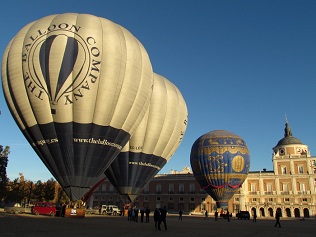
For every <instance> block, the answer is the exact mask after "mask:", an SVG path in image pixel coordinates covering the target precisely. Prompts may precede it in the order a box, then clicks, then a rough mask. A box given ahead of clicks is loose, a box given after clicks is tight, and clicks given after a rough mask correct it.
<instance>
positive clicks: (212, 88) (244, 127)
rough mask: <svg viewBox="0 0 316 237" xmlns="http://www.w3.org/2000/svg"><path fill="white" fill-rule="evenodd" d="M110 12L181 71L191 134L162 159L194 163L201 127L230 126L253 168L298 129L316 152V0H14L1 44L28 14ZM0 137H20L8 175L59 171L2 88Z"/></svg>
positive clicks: (4, 16) (5, 140)
mask: <svg viewBox="0 0 316 237" xmlns="http://www.w3.org/2000/svg"><path fill="white" fill-rule="evenodd" d="M67 12H76V13H89V14H93V15H96V16H100V17H104V18H107V19H110V20H112V21H114V22H115V23H117V24H119V25H121V26H123V27H125V28H127V29H128V30H129V31H130V32H131V33H132V34H133V35H134V36H136V37H137V38H138V39H139V40H140V41H141V42H142V44H143V45H144V46H145V48H146V49H147V52H148V54H149V56H150V59H151V62H152V65H153V69H154V72H156V73H158V74H160V75H163V76H164V77H166V78H168V79H169V80H170V81H172V82H173V83H174V84H175V85H176V86H177V87H178V88H179V90H180V91H181V92H182V94H183V96H184V99H185V100H186V103H187V106H188V110H189V123H188V127H187V131H186V134H185V136H184V140H183V142H182V143H181V145H180V147H179V148H178V150H177V151H176V153H175V154H174V156H173V157H172V158H171V160H170V161H169V162H168V163H167V164H166V165H165V167H164V168H163V169H162V171H161V172H162V173H169V172H170V170H171V169H174V170H181V169H182V168H183V167H184V166H190V151H191V147H192V144H193V143H194V141H195V140H196V139H197V138H198V137H199V136H201V135H203V134H205V133H207V132H209V131H212V130H217V129H224V130H228V131H230V132H233V133H235V134H237V135H239V136H241V137H242V138H243V139H244V140H245V141H246V143H247V145H248V148H249V150H250V158H251V168H250V170H251V171H255V170H262V169H263V168H266V169H268V170H272V160H271V158H272V148H273V147H274V146H275V145H276V144H277V142H278V141H279V140H280V139H281V138H282V137H283V135H284V127H285V114H286V115H287V118H288V121H289V123H290V126H291V128H292V132H293V136H295V137H297V138H299V139H300V140H301V141H302V142H303V143H304V144H306V145H308V146H309V149H310V151H311V154H312V155H316V143H315V134H316V126H315V120H316V98H315V94H314V93H315V89H316V82H315V78H316V30H315V29H316V14H315V12H316V1H313V0H310V1H307V0H296V1H293V0H283V1H281V0H265V1H264V0H249V1H247V0H240V1H237V0H231V1H229V0H221V1H213V0H186V1H179V0H159V1H149V0H121V1H119V0H116V1H115V0H113V1H107V0H99V1H93V0H91V1H73V0H67V1H64V0H62V1H60V0H54V1H51V0H47V1H43V0H42V1H32V0H30V1H14V0H12V1H5V2H2V3H1V8H0V19H1V20H0V30H1V34H0V54H1V55H3V52H4V49H5V47H6V45H7V44H8V43H9V41H10V40H11V38H12V37H13V36H14V35H15V34H16V33H17V32H18V31H19V30H20V29H21V28H22V27H23V26H24V25H26V24H28V23H29V22H32V21H34V20H37V19H40V18H42V17H44V16H47V15H51V14H59V13H67ZM0 110H1V115H0V129H1V130H0V144H1V145H3V146H6V145H8V146H10V147H11V154H10V156H9V164H8V167H7V174H8V177H9V178H10V179H11V180H13V179H14V178H17V177H18V174H19V173H20V172H21V173H23V174H24V176H25V178H26V179H28V180H33V181H37V180H42V181H46V180H47V179H49V178H51V177H52V175H51V174H50V173H49V171H48V170H47V169H46V167H45V166H44V165H43V164H42V162H41V161H40V159H39V158H38V157H37V155H36V154H35V152H33V150H32V148H31V146H30V145H29V144H28V142H27V141H26V139H25V138H24V136H23V135H22V133H21V132H20V131H19V129H18V127H17V126H16V125H15V122H14V120H13V118H12V117H11V114H10V113H9V111H8V109H7V106H6V103H5V100H4V97H3V92H2V87H1V91H0Z"/></svg>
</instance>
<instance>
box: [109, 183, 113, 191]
mask: <svg viewBox="0 0 316 237" xmlns="http://www.w3.org/2000/svg"><path fill="white" fill-rule="evenodd" d="M109 191H110V193H113V192H114V186H113V185H112V184H110V190H109Z"/></svg>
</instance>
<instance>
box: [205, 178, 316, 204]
mask: <svg viewBox="0 0 316 237" xmlns="http://www.w3.org/2000/svg"><path fill="white" fill-rule="evenodd" d="M315 180H316V179H315ZM201 201H202V202H205V198H201Z"/></svg>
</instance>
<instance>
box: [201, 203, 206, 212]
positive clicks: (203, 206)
mask: <svg viewBox="0 0 316 237" xmlns="http://www.w3.org/2000/svg"><path fill="white" fill-rule="evenodd" d="M205 210H206V205H205V203H202V204H201V211H205Z"/></svg>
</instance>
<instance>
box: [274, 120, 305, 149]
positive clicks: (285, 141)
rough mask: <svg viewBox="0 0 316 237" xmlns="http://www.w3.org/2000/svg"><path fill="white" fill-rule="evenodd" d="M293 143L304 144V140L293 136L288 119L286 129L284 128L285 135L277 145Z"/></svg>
mask: <svg viewBox="0 0 316 237" xmlns="http://www.w3.org/2000/svg"><path fill="white" fill-rule="evenodd" d="M291 144H303V142H302V141H301V140H300V139H298V138H296V137H293V135H292V130H291V128H290V125H289V123H288V121H286V123H285V129H284V137H283V138H282V139H281V140H280V141H279V142H278V144H277V145H276V147H277V146H284V145H291Z"/></svg>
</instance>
